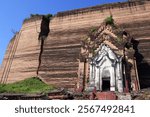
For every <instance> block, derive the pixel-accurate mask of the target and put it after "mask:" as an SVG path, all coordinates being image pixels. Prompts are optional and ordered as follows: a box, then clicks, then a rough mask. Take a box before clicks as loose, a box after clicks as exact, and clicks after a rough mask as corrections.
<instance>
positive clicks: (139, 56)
mask: <svg viewBox="0 0 150 117" xmlns="http://www.w3.org/2000/svg"><path fill="white" fill-rule="evenodd" d="M133 41H134V42H133V48H134V49H135V55H134V56H135V57H136V62H137V69H138V75H139V81H140V86H141V89H144V88H149V87H150V65H149V63H148V62H147V61H145V60H144V59H145V57H146V56H148V55H146V56H143V53H140V52H139V47H138V45H139V41H137V40H133ZM141 49H142V48H141Z"/></svg>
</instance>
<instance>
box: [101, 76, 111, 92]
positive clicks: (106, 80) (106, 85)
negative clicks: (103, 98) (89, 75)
mask: <svg viewBox="0 0 150 117" xmlns="http://www.w3.org/2000/svg"><path fill="white" fill-rule="evenodd" d="M102 91H110V77H108V78H102Z"/></svg>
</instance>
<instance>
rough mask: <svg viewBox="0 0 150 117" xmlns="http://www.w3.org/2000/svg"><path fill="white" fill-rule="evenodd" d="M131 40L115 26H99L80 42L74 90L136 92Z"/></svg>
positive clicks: (137, 86) (135, 72)
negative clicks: (76, 81)
mask: <svg viewBox="0 0 150 117" xmlns="http://www.w3.org/2000/svg"><path fill="white" fill-rule="evenodd" d="M133 40H134V39H133V38H132V37H131V36H130V35H129V34H128V33H127V32H126V31H125V30H123V29H122V28H119V26H116V25H115V24H107V23H106V22H103V23H102V24H101V26H100V27H98V28H96V29H94V30H92V31H91V33H90V34H89V35H88V36H87V38H86V39H84V40H83V41H82V47H81V54H80V59H79V70H78V84H77V88H78V89H81V90H82V91H90V92H92V91H93V90H96V91H98V92H117V93H125V92H132V91H139V90H140V85H139V78H138V72H137V67H136V58H135V57H134V53H135V50H134V49H135V48H134V41H133Z"/></svg>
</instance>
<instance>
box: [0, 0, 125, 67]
mask: <svg viewBox="0 0 150 117" xmlns="http://www.w3.org/2000/svg"><path fill="white" fill-rule="evenodd" d="M121 1H126V0H1V2H0V64H1V62H2V59H3V56H4V53H5V51H6V48H7V45H8V43H9V41H10V39H11V38H12V37H13V35H14V34H13V33H12V31H19V30H20V28H21V25H22V22H23V20H24V19H25V18H27V17H29V16H30V14H48V13H51V14H56V13H57V12H59V11H65V10H72V9H77V8H82V7H88V6H94V5H98V4H104V3H111V2H121Z"/></svg>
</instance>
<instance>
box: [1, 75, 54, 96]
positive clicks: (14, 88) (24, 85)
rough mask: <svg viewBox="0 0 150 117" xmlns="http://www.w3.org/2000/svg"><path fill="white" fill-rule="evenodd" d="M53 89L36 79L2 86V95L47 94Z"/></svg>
mask: <svg viewBox="0 0 150 117" xmlns="http://www.w3.org/2000/svg"><path fill="white" fill-rule="evenodd" d="M53 89H54V87H53V86H49V85H47V84H45V83H44V82H42V81H41V80H40V79H39V78H36V77H33V78H29V79H26V80H23V81H20V82H16V83H12V84H0V93H26V94H27V93H28V94H32V93H46V92H48V91H51V90H53Z"/></svg>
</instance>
